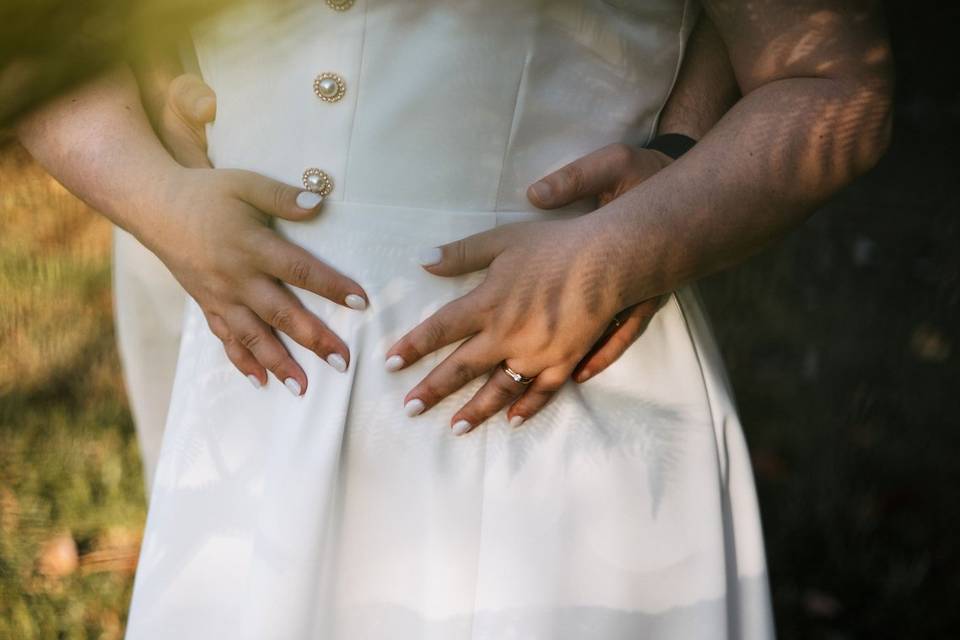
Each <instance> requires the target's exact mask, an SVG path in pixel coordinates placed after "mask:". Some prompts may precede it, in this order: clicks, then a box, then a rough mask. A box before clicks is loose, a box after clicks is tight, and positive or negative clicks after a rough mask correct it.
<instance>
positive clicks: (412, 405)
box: [403, 398, 427, 418]
mask: <svg viewBox="0 0 960 640" xmlns="http://www.w3.org/2000/svg"><path fill="white" fill-rule="evenodd" d="M426 406H427V405H425V404H423V400H421V399H420V398H414V399H413V400H411V401H410V402H408V403H407V404H405V405H403V411H404V413H406V414H407V416H408V417H410V418H412V417H413V416H418V415H420V414H421V413H423V410H424V409H425V408H426Z"/></svg>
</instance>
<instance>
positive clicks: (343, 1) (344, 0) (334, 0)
mask: <svg viewBox="0 0 960 640" xmlns="http://www.w3.org/2000/svg"><path fill="white" fill-rule="evenodd" d="M354 1H355V0H327V6H328V7H330V8H331V9H335V10H336V11H346V10H347V9H349V8H350V7H352V6H353V3H354Z"/></svg>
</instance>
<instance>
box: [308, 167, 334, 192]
mask: <svg viewBox="0 0 960 640" xmlns="http://www.w3.org/2000/svg"><path fill="white" fill-rule="evenodd" d="M303 187H304V188H305V189H306V190H307V191H312V192H314V193H316V194H319V195H321V196H324V197H326V196H328V195H330V192H331V191H333V180H331V179H330V176H328V175H327V174H326V173H324V172H323V171H320V169H317V168H316V167H310V168H309V169H307V170H306V171H304V172H303Z"/></svg>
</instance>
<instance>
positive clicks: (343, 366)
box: [327, 353, 347, 373]
mask: <svg viewBox="0 0 960 640" xmlns="http://www.w3.org/2000/svg"><path fill="white" fill-rule="evenodd" d="M327 364H329V365H330V366H331V367H333V368H334V369H336V370H337V371H339V372H340V373H343V372H344V371H346V370H347V361H346V360H344V359H343V356H342V355H340V354H339V353H331V354H330V355H328V356H327Z"/></svg>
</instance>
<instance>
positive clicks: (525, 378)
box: [500, 361, 536, 384]
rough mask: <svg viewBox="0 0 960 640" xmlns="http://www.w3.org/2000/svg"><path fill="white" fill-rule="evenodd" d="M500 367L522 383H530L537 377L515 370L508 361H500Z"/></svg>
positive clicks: (515, 380)
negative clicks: (509, 365) (508, 364)
mask: <svg viewBox="0 0 960 640" xmlns="http://www.w3.org/2000/svg"><path fill="white" fill-rule="evenodd" d="M500 368H501V369H503V371H504V373H506V374H507V375H508V376H510V377H511V378H513V381H514V382H519V383H520V384H530V383H531V382H533V379H534V378H536V376H533V377H528V376H525V375H523V374H520V373H517V372H516V371H514V370H513V369H511V368H510V367H508V366H507V363H506V361H504V362H501V363H500Z"/></svg>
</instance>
